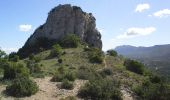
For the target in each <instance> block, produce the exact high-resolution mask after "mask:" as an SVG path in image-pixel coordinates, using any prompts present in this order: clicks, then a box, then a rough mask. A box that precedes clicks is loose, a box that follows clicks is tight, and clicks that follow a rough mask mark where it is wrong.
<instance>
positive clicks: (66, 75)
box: [51, 72, 76, 82]
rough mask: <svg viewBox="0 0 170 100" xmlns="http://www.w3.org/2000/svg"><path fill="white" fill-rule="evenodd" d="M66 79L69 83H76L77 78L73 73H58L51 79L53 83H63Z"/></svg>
mask: <svg viewBox="0 0 170 100" xmlns="http://www.w3.org/2000/svg"><path fill="white" fill-rule="evenodd" d="M64 79H67V80H69V81H75V79H76V76H75V74H74V73H73V72H66V73H59V72H58V73H56V74H55V75H54V76H53V78H52V79H51V81H53V82H61V81H63V80H64Z"/></svg>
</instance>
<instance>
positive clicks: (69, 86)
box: [61, 79, 74, 90]
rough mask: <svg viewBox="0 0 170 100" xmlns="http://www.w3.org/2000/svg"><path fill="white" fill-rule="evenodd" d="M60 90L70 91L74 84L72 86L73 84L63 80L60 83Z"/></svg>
mask: <svg viewBox="0 0 170 100" xmlns="http://www.w3.org/2000/svg"><path fill="white" fill-rule="evenodd" d="M61 88H62V89H68V90H72V89H73V88H74V84H73V82H71V81H69V80H67V79H64V80H63V81H62V84H61Z"/></svg>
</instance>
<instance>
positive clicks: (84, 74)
mask: <svg viewBox="0 0 170 100" xmlns="http://www.w3.org/2000/svg"><path fill="white" fill-rule="evenodd" d="M77 77H78V78H79V79H84V80H89V79H91V78H93V77H94V69H92V68H89V67H87V66H81V67H80V68H79V69H78V71H77Z"/></svg>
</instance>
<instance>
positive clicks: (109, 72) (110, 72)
mask: <svg viewBox="0 0 170 100" xmlns="http://www.w3.org/2000/svg"><path fill="white" fill-rule="evenodd" d="M100 74H101V75H102V76H103V77H105V76H107V75H113V70H112V68H104V69H103V70H102V71H101V72H100Z"/></svg>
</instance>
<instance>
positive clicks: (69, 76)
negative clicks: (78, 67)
mask: <svg viewBox="0 0 170 100" xmlns="http://www.w3.org/2000/svg"><path fill="white" fill-rule="evenodd" d="M64 78H65V79H68V80H69V81H75V79H76V75H75V74H74V73H73V72H67V73H66V74H65V76H64Z"/></svg>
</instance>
